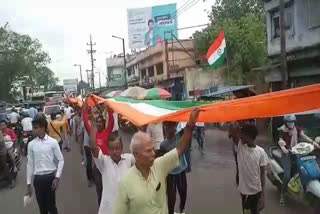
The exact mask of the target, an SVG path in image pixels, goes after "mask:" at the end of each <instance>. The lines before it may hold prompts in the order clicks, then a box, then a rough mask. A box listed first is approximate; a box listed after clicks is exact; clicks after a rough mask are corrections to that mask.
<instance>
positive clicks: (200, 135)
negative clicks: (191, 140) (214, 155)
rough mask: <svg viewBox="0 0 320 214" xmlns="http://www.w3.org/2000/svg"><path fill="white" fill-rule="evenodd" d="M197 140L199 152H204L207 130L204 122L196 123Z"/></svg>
mask: <svg viewBox="0 0 320 214" xmlns="http://www.w3.org/2000/svg"><path fill="white" fill-rule="evenodd" d="M195 130H196V139H197V142H198V145H199V147H198V148H199V150H200V151H201V152H202V151H203V144H204V141H205V140H204V135H205V132H204V131H205V130H204V123H202V122H197V123H196V128H195Z"/></svg>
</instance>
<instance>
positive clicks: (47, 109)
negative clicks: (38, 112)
mask: <svg viewBox="0 0 320 214" xmlns="http://www.w3.org/2000/svg"><path fill="white" fill-rule="evenodd" d="M43 113H44V114H45V115H46V118H48V119H49V118H50V115H51V114H52V113H56V114H58V113H61V107H60V106H59V105H49V106H44V107H43Z"/></svg>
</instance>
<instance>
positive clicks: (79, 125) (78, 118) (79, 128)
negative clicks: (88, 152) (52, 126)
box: [72, 106, 85, 166]
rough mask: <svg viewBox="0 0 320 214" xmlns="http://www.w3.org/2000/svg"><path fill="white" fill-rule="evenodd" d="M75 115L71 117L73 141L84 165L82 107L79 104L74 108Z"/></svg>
mask: <svg viewBox="0 0 320 214" xmlns="http://www.w3.org/2000/svg"><path fill="white" fill-rule="evenodd" d="M74 109H75V115H74V117H73V120H72V121H73V122H72V124H73V126H74V129H73V130H74V136H75V141H76V143H77V144H78V145H79V151H80V155H81V164H82V165H83V166H84V165H85V158H84V148H83V141H84V125H83V119H82V109H81V108H80V107H79V106H76V107H75V108H74Z"/></svg>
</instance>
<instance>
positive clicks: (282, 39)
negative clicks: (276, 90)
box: [279, 0, 289, 89]
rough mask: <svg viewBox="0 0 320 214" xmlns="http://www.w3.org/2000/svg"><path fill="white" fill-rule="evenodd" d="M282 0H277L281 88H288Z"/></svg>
mask: <svg viewBox="0 0 320 214" xmlns="http://www.w3.org/2000/svg"><path fill="white" fill-rule="evenodd" d="M284 8H285V4H284V0H279V10H280V11H279V14H280V17H279V21H280V48H281V49H280V50H281V71H282V89H287V88H288V86H289V85H288V76H289V75H288V66H287V52H286V32H285V31H286V24H285V20H284Z"/></svg>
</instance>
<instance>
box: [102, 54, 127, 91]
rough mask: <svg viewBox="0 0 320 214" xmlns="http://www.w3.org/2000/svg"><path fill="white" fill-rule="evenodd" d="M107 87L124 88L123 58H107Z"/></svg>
mask: <svg viewBox="0 0 320 214" xmlns="http://www.w3.org/2000/svg"><path fill="white" fill-rule="evenodd" d="M106 64H107V79H106V82H107V87H108V88H121V87H123V86H125V76H124V74H125V72H124V69H123V68H124V62H123V57H114V58H107V59H106Z"/></svg>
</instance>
